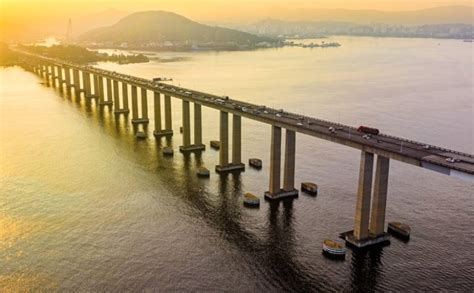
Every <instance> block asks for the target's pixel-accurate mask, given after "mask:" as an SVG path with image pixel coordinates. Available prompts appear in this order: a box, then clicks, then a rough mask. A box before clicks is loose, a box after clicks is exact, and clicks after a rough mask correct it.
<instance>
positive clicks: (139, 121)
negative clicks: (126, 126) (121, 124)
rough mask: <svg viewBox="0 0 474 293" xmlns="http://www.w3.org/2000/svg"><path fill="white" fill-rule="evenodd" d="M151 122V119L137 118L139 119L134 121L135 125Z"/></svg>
mask: <svg viewBox="0 0 474 293" xmlns="http://www.w3.org/2000/svg"><path fill="white" fill-rule="evenodd" d="M149 122H150V119H148V118H137V119H132V123H133V124H142V123H143V124H147V123H149Z"/></svg>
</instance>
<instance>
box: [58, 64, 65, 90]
mask: <svg viewBox="0 0 474 293" xmlns="http://www.w3.org/2000/svg"><path fill="white" fill-rule="evenodd" d="M63 82H64V78H63V68H62V67H61V66H59V65H58V84H59V87H60V88H62V87H63Z"/></svg>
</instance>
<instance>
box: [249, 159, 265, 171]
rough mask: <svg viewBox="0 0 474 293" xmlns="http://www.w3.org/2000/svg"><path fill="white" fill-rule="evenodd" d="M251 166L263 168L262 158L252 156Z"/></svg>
mask: <svg viewBox="0 0 474 293" xmlns="http://www.w3.org/2000/svg"><path fill="white" fill-rule="evenodd" d="M249 166H252V167H254V168H255V169H262V160H260V159H257V158H251V159H249Z"/></svg>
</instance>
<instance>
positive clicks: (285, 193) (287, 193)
mask: <svg viewBox="0 0 474 293" xmlns="http://www.w3.org/2000/svg"><path fill="white" fill-rule="evenodd" d="M298 194H299V192H298V190H297V189H293V190H283V189H280V191H278V192H276V193H271V192H270V191H265V194H264V195H265V199H268V200H279V199H285V198H294V197H298Z"/></svg>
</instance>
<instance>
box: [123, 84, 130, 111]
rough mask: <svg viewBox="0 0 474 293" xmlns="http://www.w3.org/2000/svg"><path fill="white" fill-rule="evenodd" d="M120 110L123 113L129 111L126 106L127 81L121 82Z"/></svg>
mask: <svg viewBox="0 0 474 293" xmlns="http://www.w3.org/2000/svg"><path fill="white" fill-rule="evenodd" d="M122 110H123V111H124V113H130V108H129V107H128V83H126V82H122Z"/></svg>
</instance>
